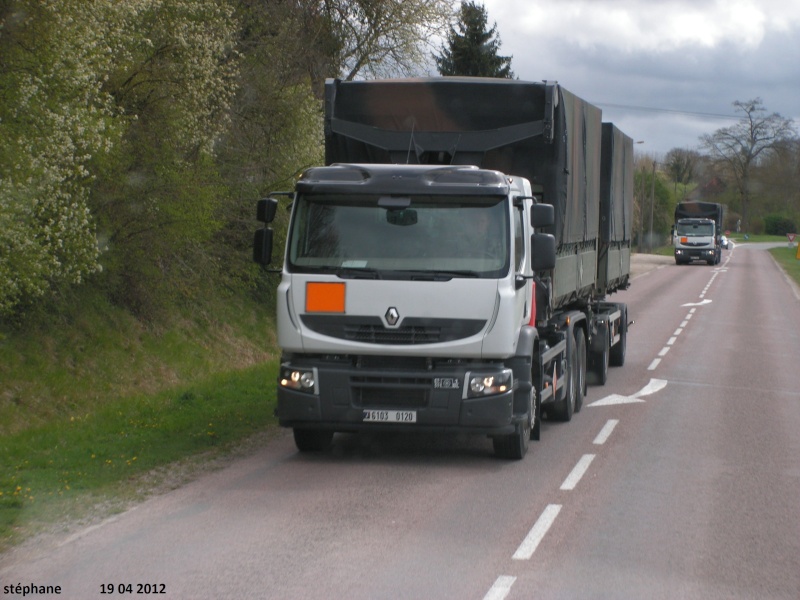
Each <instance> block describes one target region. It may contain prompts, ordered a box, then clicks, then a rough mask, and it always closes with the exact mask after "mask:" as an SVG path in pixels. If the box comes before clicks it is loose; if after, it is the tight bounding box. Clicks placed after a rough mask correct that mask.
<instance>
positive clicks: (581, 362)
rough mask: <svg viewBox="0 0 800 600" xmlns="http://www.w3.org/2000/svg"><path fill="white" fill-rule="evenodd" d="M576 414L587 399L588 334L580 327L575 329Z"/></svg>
mask: <svg viewBox="0 0 800 600" xmlns="http://www.w3.org/2000/svg"><path fill="white" fill-rule="evenodd" d="M575 352H576V355H577V356H576V358H577V360H576V363H575V377H576V380H577V381H576V383H577V385H576V386H575V412H580V411H581V408H582V407H583V399H584V398H585V397H586V386H587V383H586V334H585V333H584V332H583V329H581V328H580V327H576V328H575Z"/></svg>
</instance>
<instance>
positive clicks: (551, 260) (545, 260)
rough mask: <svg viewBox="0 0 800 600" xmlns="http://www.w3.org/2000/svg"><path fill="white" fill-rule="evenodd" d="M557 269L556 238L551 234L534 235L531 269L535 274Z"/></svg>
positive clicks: (532, 238) (532, 239)
mask: <svg viewBox="0 0 800 600" xmlns="http://www.w3.org/2000/svg"><path fill="white" fill-rule="evenodd" d="M550 208H552V206H551V207H550ZM555 267H556V238H555V237H553V236H552V235H551V234H549V233H534V234H533V235H532V236H531V269H532V270H533V271H534V273H535V272H538V271H550V270H551V269H555Z"/></svg>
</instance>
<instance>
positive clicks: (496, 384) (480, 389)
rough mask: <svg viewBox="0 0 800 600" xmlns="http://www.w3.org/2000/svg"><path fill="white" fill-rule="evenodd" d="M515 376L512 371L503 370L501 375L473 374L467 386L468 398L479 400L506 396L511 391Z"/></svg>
mask: <svg viewBox="0 0 800 600" xmlns="http://www.w3.org/2000/svg"><path fill="white" fill-rule="evenodd" d="M512 382H513V375H512V373H511V369H503V371H501V372H500V373H493V374H491V375H486V374H475V373H471V374H470V376H469V385H468V386H467V397H469V398H479V397H481V396H492V395H494V394H504V393H506V392H507V391H509V390H510V389H511V385H512Z"/></svg>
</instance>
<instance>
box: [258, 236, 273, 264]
mask: <svg viewBox="0 0 800 600" xmlns="http://www.w3.org/2000/svg"><path fill="white" fill-rule="evenodd" d="M253 260H254V261H255V262H257V263H258V264H260V265H268V264H269V263H270V261H271V260H272V229H270V228H269V227H265V228H264V229H259V230H257V231H256V235H255V238H254V239H253Z"/></svg>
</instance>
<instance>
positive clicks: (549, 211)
mask: <svg viewBox="0 0 800 600" xmlns="http://www.w3.org/2000/svg"><path fill="white" fill-rule="evenodd" d="M555 222H556V218H555V212H554V210H553V205H552V204H534V205H533V206H532V207H531V226H532V227H534V228H539V227H550V226H551V225H552V224H553V223H555Z"/></svg>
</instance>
